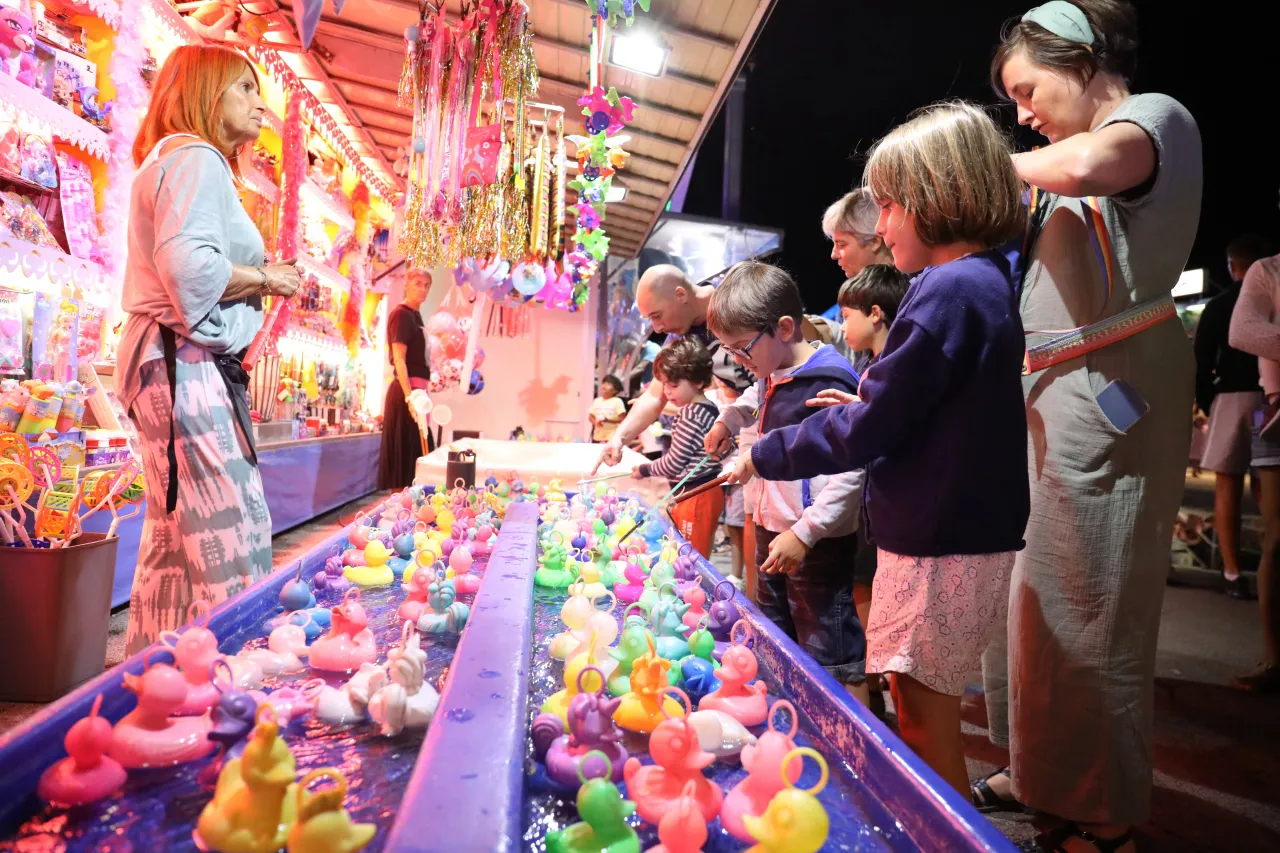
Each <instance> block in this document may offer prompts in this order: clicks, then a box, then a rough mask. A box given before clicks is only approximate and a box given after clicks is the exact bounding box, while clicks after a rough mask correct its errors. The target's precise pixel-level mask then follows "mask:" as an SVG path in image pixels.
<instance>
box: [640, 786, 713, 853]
mask: <svg viewBox="0 0 1280 853" xmlns="http://www.w3.org/2000/svg"><path fill="white" fill-rule="evenodd" d="M696 793H697V785H695V784H694V783H693V782H689V783H687V784H686V785H685V786H684V792H683V793H682V794H681V796H680V800H679V801H678V802H677V803H676V807H675V808H674V809H672V810H671V811H669V812H667V813H666V814H665V815H663V816H662V820H660V821H658V841H660V842H661V843H660V844H656V845H654V846H653V847H650V848H649V850H648V851H647V853H702V845H704V844H706V843H707V822H706V821H705V820H703V819H702V812H700V811H698V800H697V797H696V796H695V794H696Z"/></svg>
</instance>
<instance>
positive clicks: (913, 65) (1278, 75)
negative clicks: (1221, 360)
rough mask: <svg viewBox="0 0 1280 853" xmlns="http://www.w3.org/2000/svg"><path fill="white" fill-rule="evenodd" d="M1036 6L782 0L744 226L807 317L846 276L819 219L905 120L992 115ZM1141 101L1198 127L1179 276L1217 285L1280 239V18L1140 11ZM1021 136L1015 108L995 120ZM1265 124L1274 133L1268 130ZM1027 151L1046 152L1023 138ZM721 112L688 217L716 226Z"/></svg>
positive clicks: (1254, 10)
mask: <svg viewBox="0 0 1280 853" xmlns="http://www.w3.org/2000/svg"><path fill="white" fill-rule="evenodd" d="M1032 5H1035V0H1015V2H1008V0H973V2H959V0H897V2H892V0H888V1H887V2H886V0H825V2H822V0H779V2H778V4H777V6H776V7H775V9H774V11H773V14H772V16H771V17H770V19H769V21H768V22H767V23H766V24H765V26H764V28H763V31H762V32H761V33H760V35H759V38H758V41H757V43H756V45H755V47H754V49H753V50H752V53H751V56H750V59H749V66H748V69H747V70H746V71H745V73H746V75H747V93H746V125H747V133H746V141H745V146H744V151H743V169H742V180H741V192H742V211H741V216H740V219H741V220H742V221H744V222H749V223H752V224H757V225H767V226H773V227H780V228H783V229H785V231H786V236H785V240H784V250H783V253H782V254H781V256H776V257H775V258H774V262H775V263H780V264H781V265H782V266H784V267H786V268H787V269H788V270H790V271H791V273H792V274H793V275H794V276H795V278H796V280H797V281H798V282H799V284H800V289H801V292H802V294H803V295H804V299H805V306H806V308H807V309H808V310H809V311H811V312H821V311H824V310H826V309H827V308H828V307H829V306H831V305H832V304H833V303H834V302H835V295H836V291H837V290H838V289H839V287H840V284H841V282H842V281H843V280H844V276H843V274H842V273H841V272H840V269H839V267H838V266H836V264H835V262H834V261H832V260H830V249H831V247H830V243H829V242H828V241H827V239H826V238H825V237H824V235H823V234H822V228H821V220H822V213H823V211H824V210H825V209H826V207H827V205H828V204H830V203H831V202H833V201H835V200H836V199H837V198H839V197H840V196H841V195H843V194H844V193H845V192H847V191H848V190H850V189H852V188H853V187H854V186H855V185H857V184H858V183H859V182H860V178H861V174H862V166H863V160H862V157H863V156H865V154H866V152H867V150H868V149H869V148H870V147H871V145H872V144H873V143H874V142H875V140H876V139H877V138H878V137H880V136H881V135H883V134H884V133H886V132H887V131H888V130H890V129H891V128H892V127H893V126H895V125H896V124H898V123H900V122H901V121H903V120H904V119H905V118H906V117H907V116H908V115H909V114H910V113H911V112H912V110H914V109H916V108H918V107H921V106H924V105H926V104H929V103H932V102H934V101H938V100H943V99H948V98H964V99H967V100H972V101H975V102H979V103H984V104H995V103H996V102H997V99H996V96H995V94H994V93H993V92H992V90H991V88H990V85H989V84H988V82H987V81H988V70H989V63H990V59H991V55H992V52H993V51H994V49H995V46H996V44H997V42H998V40H999V34H1000V27H1001V24H1002V23H1003V22H1004V21H1005V20H1006V19H1007V18H1009V17H1012V16H1014V15H1021V14H1022V13H1023V12H1025V11H1026V10H1027V9H1029V8H1031V6H1032ZM1134 5H1135V6H1136V7H1137V9H1138V23H1139V27H1140V30H1141V40H1142V46H1141V50H1140V54H1139V68H1138V76H1137V78H1136V79H1135V80H1134V82H1133V87H1132V88H1133V90H1134V91H1135V92H1144V91H1148V92H1163V93H1165V94H1168V95H1171V96H1173V97H1174V98H1177V99H1178V100H1179V101H1181V102H1182V103H1183V104H1184V105H1186V107H1187V108H1188V109H1189V110H1190V111H1191V113H1192V115H1194V116H1195V118H1196V121H1197V122H1198V123H1199V125H1200V132H1201V135H1202V137H1203V140H1204V160H1205V162H1204V178H1205V186H1204V200H1203V203H1202V206H1201V211H1200V229H1199V232H1198V234H1197V238H1196V244H1195V248H1194V249H1193V251H1192V254H1191V258H1190V260H1189V261H1188V268H1198V267H1207V268H1208V269H1209V274H1210V275H1211V276H1212V277H1214V278H1216V279H1218V280H1220V281H1224V280H1226V264H1225V260H1224V247H1225V245H1226V243H1227V242H1228V241H1229V240H1230V239H1231V238H1232V237H1234V236H1236V235H1238V234H1239V233H1241V232H1244V231H1250V230H1257V231H1261V232H1263V233H1266V234H1268V235H1270V236H1271V237H1272V238H1273V239H1274V238H1278V237H1280V210H1278V209H1277V198H1278V196H1277V191H1278V190H1280V159H1278V158H1280V145H1277V142H1276V137H1275V127H1276V124H1277V121H1276V120H1277V115H1276V113H1277V105H1280V98H1278V97H1277V94H1278V92H1277V90H1278V88H1280V44H1278V43H1277V33H1278V32H1280V11H1277V10H1275V9H1274V8H1271V9H1266V10H1265V11H1264V7H1273V6H1274V5H1275V4H1272V3H1271V2H1267V0H1254V2H1237V0H1222V2H1200V0H1195V1H1194V2H1192V0H1181V2H1180V0H1138V2H1136V3H1134ZM1001 115H1002V117H1003V119H1004V120H1005V124H1006V126H1008V127H1009V128H1010V129H1011V130H1013V129H1014V128H1015V125H1016V117H1015V115H1014V110H1013V108H1012V106H1006V107H1004V108H1003V109H1002V110H1001ZM1265 127H1271V128H1272V130H1271V131H1267V130H1265V129H1264V128H1265ZM1014 136H1015V139H1016V141H1017V146H1018V148H1019V149H1020V150H1025V149H1029V148H1031V147H1032V146H1033V145H1038V144H1046V142H1045V140H1043V139H1042V138H1041V137H1040V136H1039V135H1038V134H1034V133H1032V132H1031V131H1030V130H1028V129H1026V128H1017V130H1016V131H1015V133H1014ZM723 147H724V115H723V111H722V112H721V115H720V116H719V117H718V118H717V120H716V121H715V123H714V124H713V126H712V127H711V128H710V129H709V132H708V136H707V138H706V140H705V141H704V142H703V144H702V147H701V149H700V150H699V153H698V159H697V162H696V165H695V168H694V172H693V175H692V176H691V181H690V187H689V194H688V197H687V198H686V201H685V206H684V211H685V212H686V213H692V214H699V215H703V216H712V217H719V216H720V215H721V208H720V205H721V185H722V172H723Z"/></svg>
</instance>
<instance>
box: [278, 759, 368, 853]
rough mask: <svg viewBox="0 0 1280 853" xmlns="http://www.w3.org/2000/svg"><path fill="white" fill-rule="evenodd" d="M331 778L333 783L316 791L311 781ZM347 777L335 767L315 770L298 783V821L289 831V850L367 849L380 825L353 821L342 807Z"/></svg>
mask: <svg viewBox="0 0 1280 853" xmlns="http://www.w3.org/2000/svg"><path fill="white" fill-rule="evenodd" d="M319 779H331V780H332V781H333V782H334V787H333V788H330V789H328V790H324V791H317V792H315V793H314V794H313V793H311V792H310V791H308V790H307V788H308V787H309V786H310V785H311V783H312V782H315V781H317V780H319ZM346 796H347V779H346V777H345V776H343V775H342V774H341V773H339V772H338V771H337V770H335V769H334V768H332V767H323V768H321V769H319V770H312V771H311V772H310V773H308V774H307V775H306V776H304V777H303V778H302V782H300V783H299V784H298V822H297V823H296V824H294V826H293V829H291V830H290V831H289V847H288V853H355V852H356V851H357V850H362V849H364V847H365V845H367V844H368V843H369V842H370V841H372V840H373V836H374V834H375V833H376V832H377V831H378V828H377V827H376V826H375V825H374V824H372V823H352V822H351V815H349V814H347V810H346V809H344V808H343V807H342V801H343V800H345V799H346Z"/></svg>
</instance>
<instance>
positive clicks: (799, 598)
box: [756, 527, 867, 684]
mask: <svg viewBox="0 0 1280 853" xmlns="http://www.w3.org/2000/svg"><path fill="white" fill-rule="evenodd" d="M778 536H779V534H777V533H773V532H771V531H768V530H765V529H764V528H762V527H757V528H756V565H757V566H760V565H764V562H765V560H767V559H768V558H769V545H770V544H771V543H772V542H773V540H774V539H776V538H777V537H778ZM857 549H858V537H857V535H851V536H842V537H840V538H838V539H823V540H821V541H819V542H817V543H816V544H815V545H814V546H813V548H812V549H811V550H810V551H809V553H808V555H807V556H806V557H805V558H804V561H803V562H802V563H801V564H800V566H799V567H798V568H797V569H796V570H795V571H794V572H792V573H791V574H789V575H784V574H772V575H767V574H764V573H763V572H761V573H760V574H759V576H758V578H757V593H756V595H757V598H758V599H759V601H758V602H757V603H758V604H759V607H760V611H761V612H762V613H764V615H765V616H767V617H768V618H769V619H770V620H771V621H772V622H773V623H774V624H775V625H777V626H778V627H779V628H781V629H782V630H783V631H785V632H786V634H787V636H789V637H791V639H793V640H795V641H796V643H798V644H799V645H800V648H802V649H804V650H805V651H806V652H808V653H809V655H810V656H811V657H812V658H813V659H814V660H816V661H817V662H818V663H819V664H820V665H821V666H822V668H823V669H825V670H826V671H827V672H829V673H831V675H832V676H833V677H834V678H835V679H836V680H837V681H839V682H840V683H841V684H855V683H857V682H860V681H862V680H863V679H864V678H865V677H866V674H865V669H864V667H865V663H866V656H867V638H866V635H865V634H864V633H863V630H862V623H861V622H859V621H858V611H857V609H856V608H855V607H854V604H853V565H854V555H855V554H856V553H857Z"/></svg>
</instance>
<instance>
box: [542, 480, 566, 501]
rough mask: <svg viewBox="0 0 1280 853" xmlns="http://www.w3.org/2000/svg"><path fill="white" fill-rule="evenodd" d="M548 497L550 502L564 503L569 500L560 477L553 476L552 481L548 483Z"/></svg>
mask: <svg viewBox="0 0 1280 853" xmlns="http://www.w3.org/2000/svg"><path fill="white" fill-rule="evenodd" d="M546 498H547V502H548V503H557V504H562V503H564V502H565V501H567V500H568V498H567V497H565V494H564V487H563V486H562V485H561V483H560V478H559V477H552V478H551V482H550V483H548V484H547V494H546Z"/></svg>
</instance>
